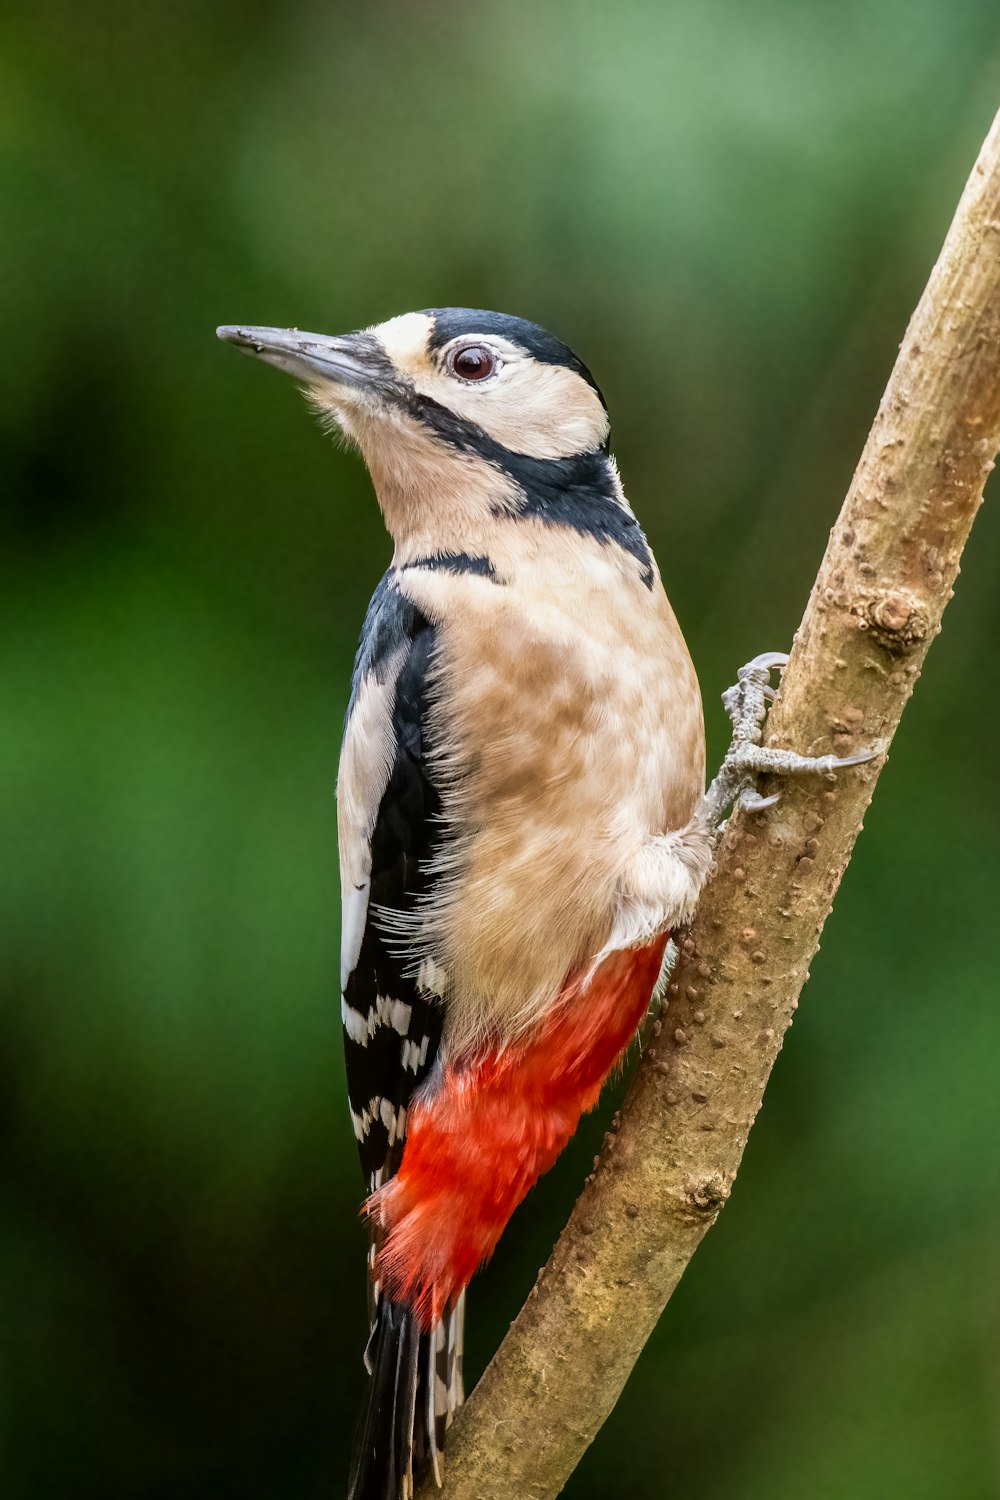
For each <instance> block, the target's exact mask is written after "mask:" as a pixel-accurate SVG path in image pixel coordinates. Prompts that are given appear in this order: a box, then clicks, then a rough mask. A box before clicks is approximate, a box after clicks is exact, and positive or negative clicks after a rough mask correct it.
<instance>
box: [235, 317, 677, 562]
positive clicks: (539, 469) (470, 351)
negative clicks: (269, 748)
mask: <svg viewBox="0 0 1000 1500" xmlns="http://www.w3.org/2000/svg"><path fill="white" fill-rule="evenodd" d="M218 333H219V337H220V338H222V339H225V340H227V341H228V342H229V343H232V344H235V345H237V347H239V348H241V349H243V350H245V351H246V352H247V353H249V354H256V355H258V356H259V357H260V358H261V359H263V360H266V361H267V363H269V364H273V365H276V366H277V367H278V368H279V369H282V370H286V371H287V372H288V373H289V374H291V375H294V376H295V377H296V378H298V379H299V380H301V381H303V382H304V383H305V384H306V386H307V388H308V393H309V396H310V399H311V401H312V403H313V404H314V406H316V408H317V409H318V410H319V411H320V412H321V414H322V415H323V416H324V417H325V418H327V419H328V420H330V421H332V422H333V423H334V424H335V425H336V427H337V428H338V429H339V430H340V431H341V432H342V433H343V434H344V435H345V436H346V437H347V439H348V440H349V441H351V442H352V443H354V444H355V445H356V446H357V447H358V448H359V449H360V451H361V453H362V455H363V457H364V459H365V462H366V464H367V466H368V469H369V472H370V473H371V476H372V480H373V482H374V485H375V490H376V494H377V496H378V499H379V503H380V505H381V507H382V511H383V514H384V515H385V519H386V524H387V525H388V528H389V530H390V532H391V533H392V535H393V537H394V539H395V541H396V544H397V555H398V556H402V555H405V554H406V553H408V552H413V553H415V552H419V551H426V550H428V549H435V548H436V549H440V548H441V547H444V548H450V549H459V550H460V549H461V548H462V547H465V546H468V545H470V544H472V543H473V542H476V543H477V544H478V545H479V547H480V548H481V547H482V546H483V545H484V543H485V542H487V541H488V533H489V530H490V528H491V527H492V526H495V525H496V524H497V523H498V522H499V521H501V520H502V518H504V517H509V518H512V519H514V518H517V517H525V516H531V517H534V518H536V519H538V520H540V521H542V522H547V523H549V524H551V525H558V526H563V527H567V528H569V529H570V530H571V531H576V532H588V533H589V534H591V535H592V536H597V537H600V538H601V539H602V540H608V541H615V542H617V543H618V544H619V545H621V546H623V547H624V549H625V551H626V552H628V553H630V554H631V555H632V558H633V559H634V560H635V561H637V562H638V563H639V564H640V568H641V570H642V572H643V577H644V579H648V578H649V577H651V560H650V558H649V553H648V549H647V547H646V543H645V540H644V538H643V537H642V533H641V531H640V530H639V528H638V526H637V525H636V523H635V518H634V517H633V516H632V513H631V511H630V510H629V508H628V505H627V503H626V502H625V499H624V496H623V495H622V491H621V486H620V484H619V481H618V474H617V470H616V468H615V465H614V461H613V460H612V458H611V457H610V454H609V451H608V444H609V432H610V423H609V420H608V412H607V408H606V406H605V404H604V399H603V397H602V395H601V392H600V390H599V389H598V387H597V384H596V382H595V380H594V378H593V376H592V375H591V373H590V371H589V370H588V369H587V367H586V365H584V364H583V362H582V361H581V360H580V359H578V358H577V356H576V355H575V354H574V353H573V351H572V350H571V349H570V348H568V346H567V345H566V344H564V343H563V342H562V341H561V340H560V339H557V338H556V337H555V336H554V335H553V334H551V333H548V332H546V330H545V329H544V328H540V327H539V326H538V325H537V324H536V323H530V322H528V321H527V320H526V319H524V318H516V317H511V316H508V315H505V314H502V313H495V312H484V311H477V310H474V309H471V308H455V307H451V308H435V309H431V310H429V311H426V312H414V313H405V314H403V315H401V316H400V317H396V318H390V319H389V321H388V322H385V323H380V324H378V325H376V326H375V327H373V328H367V329H364V330H362V331H361V332H358V333H348V334H343V335H339V336H336V337H327V336H325V335H320V334H313V333H301V332H299V331H298V330H297V329H287V328H254V327H225V328H220V329H219V330H218Z"/></svg>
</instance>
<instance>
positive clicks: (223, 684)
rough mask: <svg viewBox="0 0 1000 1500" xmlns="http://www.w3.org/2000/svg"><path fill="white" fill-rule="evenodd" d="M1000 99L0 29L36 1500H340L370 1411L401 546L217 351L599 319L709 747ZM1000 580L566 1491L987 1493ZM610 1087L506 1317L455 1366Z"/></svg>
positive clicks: (366, 497) (804, 568)
mask: <svg viewBox="0 0 1000 1500" xmlns="http://www.w3.org/2000/svg"><path fill="white" fill-rule="evenodd" d="M998 103H1000V19H998V15H997V11H996V7H995V5H994V4H993V3H992V0H949V3H947V4H944V3H941V0H879V3H875V0H867V3H864V0H838V3H836V4H829V5H827V4H819V3H817V4H811V5H801V4H798V3H796V0H760V3H755V4H752V5H747V4H745V3H743V0H707V3H703V4H700V5H697V6H694V5H687V6H682V5H664V4H662V3H661V0H616V3H615V4H614V5H605V4H603V3H598V0H594V3H590V4H577V5H572V4H568V3H567V4H558V3H555V0H505V3H498V4H493V5H486V4H459V3H455V0H450V3H449V0H425V3H421V4H419V5H415V4H406V3H403V0H366V3H364V4H362V5H359V4H351V5H348V4H337V3H329V0H327V3H319V0H312V3H310V0H306V3H288V4H279V3H273V0H272V3H269V4H268V3H262V4H258V5H254V6H248V5H246V4H242V3H237V0H221V3H215V4H211V5H205V4H204V3H197V4H196V3H194V0H170V3H168V0H145V3H143V4H142V5H133V4H129V3H125V0H121V3H118V4H113V3H106V4H91V5H83V6H81V5H75V4H71V3H69V0H36V3H34V4H31V5H26V4H24V5H18V6H15V7H13V8H12V7H10V6H8V7H5V8H4V14H3V18H2V21H0V183H2V187H0V193H2V218H0V307H2V342H0V441H2V444H3V449H4V453H3V459H2V470H0V472H2V475H3V491H4V506H3V517H2V521H0V527H2V533H0V535H2V548H0V552H2V562H0V566H2V570H3V573H2V591H0V611H2V620H3V631H2V637H0V692H2V719H0V724H2V727H0V768H2V793H0V849H2V858H0V909H2V950H0V1493H2V1494H3V1495H4V1496H5V1497H10V1500H21V1497H36V1496H39V1497H50V1496H52V1497H63V1496H66V1497H81V1500H86V1497H101V1500H115V1497H139V1496H143V1497H147V1496H148V1497H157V1500H159V1497H163V1500H166V1497H174V1496H180V1497H192V1500H198V1497H206V1500H207V1497H212V1500H217V1497H220V1496H250V1497H287V1496H293V1495H294V1496H321V1495H337V1494H340V1493H343V1475H344V1471H345V1467H346V1463H347V1454H348V1447H349V1441H350V1429H351V1425H352V1422H353V1416H354V1412H355V1410H356V1406H357V1403H358V1400H359V1397H360V1394H361V1387H362V1370H361V1363H360V1353H361V1347H362V1345H363V1342H364V1326H363V1325H364V1298H363V1280H364V1266H363V1259H364V1252H363V1244H362V1234H361V1230H360V1227H359V1224H358V1221H357V1218H356V1208H357V1204H358V1201H359V1196H360V1192H361V1181H360V1175H359V1172H358V1169H357V1165H356V1160H355V1156H354V1147H353V1142H352V1138H351V1133H350V1129H349V1125H348V1121H347V1116H346V1112H345V1103H344V1079H343V1070H342V1062H341V1057H340V1045H339V1019H338V996H337V993H336V974H337V968H338V964H337V949H338V941H339V934H338V905H339V902H338V891H337V873H336V834H335V812H334V801H333V795H332V792H333V783H334V776H335V766H336V757H337V748H338V743H339V735H340V728H341V721H342V716H343V712H344V708H345V703H346V695H347V687H348V680H349V672H350V662H351V656H352V652H353V646H354V642H355V639H356V635H357V631H358V628H359V625H360V621H361V618H362V615H363V611H364V607H365V603H366V600H367V597H368V595H369V593H370V591H371V589H372V587H373V585H374V583H375V581H376V580H377V578H378V576H379V574H380V572H381V571H382V569H383V567H384V565H385V563H386V560H387V556H388V546H387V541H386V538H385V536H384V534H383V531H382V528H381V523H380V520H379V517H378V514H377V511H376V507H375V504H374V502H373V499H372V497H371V494H370V492H369V489H368V484H367V481H366V479H365V476H364V474H363V472H362V470H361V468H360V466H359V464H358V463H357V462H356V461H355V460H354V459H352V458H350V457H349V456H347V455H345V454H344V453H342V452H338V451H335V450H334V449H333V448H332V447H331V445H330V444H329V443H328V441H327V440H326V439H325V438H324V437H323V436H322V435H321V434H320V432H319V431H318V430H317V429H316V428H315V426H314V425H313V423H312V422H311V420H310V418H309V416H308V414H307V412H306V410H305V408H304V406H303V404H302V402H301V401H300V400H299V398H298V397H297V395H296V393H295V390H294V388H293V386H292V385H291V383H290V382H288V381H287V380H286V379H285V378H284V377H279V376H278V375H277V374H276V373H275V372H274V371H272V370H269V369H264V368H256V367H255V366H254V365H253V364H252V363H250V362H249V361H246V360H242V359H239V358H237V357H236V355H235V354H234V353H233V351H232V350H230V349H228V348H225V347H223V346H222V345H220V344H217V343H216V342H215V340H214V337H213V329H214V326H215V324H216V323H219V322H230V321H239V320H248V321H254V322H264V323H279V324H281V323H287V324H298V325H301V326H303V327H307V328H316V329H319V330H321V331H328V332H333V331H341V330H344V329H347V328H353V327H357V326H360V325H364V324H366V323H368V322H372V321H377V320H379V319H381V318H383V317H386V316H388V315H390V314H392V313H395V312H400V311H404V310H407V309H410V308H419V307H425V306H433V305H439V304H449V303H451V304H466V305H472V306H487V307H498V308H501V309H504V310H507V311H513V312H518V313H521V314H524V315H527V316H529V317H533V318H535V319H537V320H539V321H541V322H543V323H545V324H547V325H549V326H551V327H553V328H555V329H556V330H558V331H559V332H560V333H561V334H562V335H563V336H564V337H566V338H567V339H568V341H569V342H570V343H572V344H573V345H574V346H575V347H576V348H577V349H578V351H579V352H580V353H581V354H582V355H583V356H584V358H585V359H587V361H588V362H589V363H590V364H591V365H592V367H593V369H594V370H595V371H596V373H597V375H598V377H599V379H600V380H601V382H602V384H603V386H604V389H605V392H606V395H607V397H608V400H609V403H610V406H611V410H612V414H613V417H614V421H615V439H616V443H615V446H616V450H617V452H618V455H619V458H620V462H621V466H622V470H623V474H624V478H625V483H626V487H627V490H628V493H629V495H630V497H631V499H632V501H633V503H634V505H635V507H636V509H637V510H638V512H639V514H640V516H641V518H642V519H643V521H644V523H645V525H646V527H647V529H648V532H649V534H650V537H651V540H652V541H653V543H654V546H655V549H656V552H657V554H658V556H659V558H660V560H661V564H662V568H663V572H664V575H665V578H666V581H667V585H668V588H669V590H670V592H671V594H672V597H673V600H674V603H675V605H676V608H677V612H678V614H679V615H680V618H681V620H682V622H683V624H684V627H685V629H686V632H687V634H688V638H689V641H690V643H691V646H692V650H693V653H694V656H695V659H696V661H697V663H698V666H699V670H700V673H701V677H702V682H703V686H704V690H705V697H706V704H707V710H708V719H709V734H710V749H711V756H712V759H713V761H714V760H716V759H717V758H718V756H719V755H720V754H721V752H722V750H723V748H724V744H725V739H726V727H727V726H726V721H725V719H724V716H723V714H722V710H721V708H720V707H719V702H718V694H719V691H720V690H721V689H722V688H723V687H724V686H725V685H726V684H727V683H728V682H729V681H731V680H732V676H733V672H734V669H735V667H736V666H738V665H739V664H740V663H742V662H743V661H745V660H746V659H747V658H748V657H750V656H751V655H753V654H755V653H756V652H757V651H759V650H761V649H764V648H772V647H778V646H782V645H784V644H785V643H787V642H788V641H789V639H790V638H791V635H792V632H793V629H794V627H795V624H796V622H797V620H798V618H799V615H800V613H801V610H802V607H803V604H804V601H805V597H806V593H807V590H808V587H809V584H810V582H811V579H812V577H813V574H814V572H815V568H816V565H817V563H818V560H819V556H820V554H821V551H822V547H823V544H824V540H825V536H826V533H827V530H828V528H829V526H830V524H831V522H832V520H833V518H834V516H835V514H836V511H837V508H838V506H839V503H840V499H841V496H842V494H843V492H844V490H845V488H846V485H847V483H848V480H849V478H850V474H851V470H852V468H853V465H854V462H855V460H856V458H857V456H858V453H859V452H860V448H861V445H862V442H863V440H864V436H865V433H866V431H867V427H868V424H869V421H870V418H871V416H872V414H873V412H874V409H875V406H876V404H877V401H878V397H879V394H880V391H881V388H882V385H883V382H884V380H885V377H886V375H887V373H888V371H889V368H890V366H891V364H892V359H893V356H894V353H895V350H896V346H897V344H898V341H899V339H900V337H901V334H902V332H903V329H904V327H905V324H906V319H907V317H908V315H909V313H910V311H911V308H912V306H913V304H914V303H915V301H916V298H917V296H918V295H919V292H920V290H921V288H922V286H923V284H924V280H925V278H926V275H927V272H928V270H929V268H930V266H931V264H932V262H933V260H934V257H935V255H936V253H937V250H938V248H939V245H940V242H941V239H942V237H943V234H944V232H945V229H946V227H947V224H948V221H949V219H950V216H951V212H952V210H953V207H954V204H955V202H956V201H957V198H958V194H959V192H960V190H961V187H962V184H963V182H964V180H965V176H966V174H967V171H968V169H969V167H970V165H971V162H972V160H973V158H974V156H975V153H976V150H977V149H978V146H979V144H980V141H981V139H982V136H983V135H984V134H985V131H986V128H987V126H988V123H989V120H990V118H991V116H992V114H993V111H994V108H995V107H996V105H997V104H998ZM998 568H1000V514H998V513H997V508H996V507H994V508H993V510H992V512H991V508H990V506H989V505H987V507H986V509H985V511H984V513H983V515H982V517H981V519H980V521H979V522H978V523H977V527H976V531H975V533H974V536H973V540H972V543H971V545H970V548H969V550H968V553H967V561H966V565H965V568H964V570H963V575H962V578H961V580H960V585H959V588H958V591H957V596H956V598H955V601H954V603H953V605H952V606H951V607H950V609H949V611H948V615H947V619H946V623H945V629H944V632H943V634H942V636H941V639H940V640H939V641H938V642H937V643H936V644H935V646H934V649H933V651H932V653H931V657H930V661H929V665H928V667H927V670H926V672H925V674H924V678H923V680H922V681H921V683H920V684H919V689H918V692H917V694H916V697H915V700H914V702H913V703H912V705H911V708H910V709H909V710H908V712H907V715H906V718H905V721H904V725H903V729H902V732H901V734H900V737H899V740H898V743H897V745H896V747H895V748H894V750H893V752H892V757H891V761H890V764H889V766H888V769H887V770H886V772H885V775H884V776H883V778H882V781H881V782H880V784H879V788H878V794H877V797H876V800H875V803H874V806H873V808H872V811H871V813H870V815H869V819H868V826H867V828H866V830H865V833H864V836H863V839H862V841H861V843H860V845H859V848H858V851H857V854H856V857H855V860H854V863H853V865H852V867H851V870H850V872H849V875H848V878H847V880H846V882H845V884H844V887H843V890H842V893H841V896H840V899H839V901H838V905H837V910H836V912H835V915H834V917H833V919H832V920H831V922H830V924H829V927H828V929H827V933H826V937H825V940H824V945H823V950H822V953H821V955H820V957H819V959H818V960H817V962H816V964H815V965H814V977H813V979H812V981H811V983H810V985H809V987H808V990H807V992H806V995H805V997H804V1003H803V1005H802V1008H801V1011H800V1014H799V1018H798V1020H797V1022H796V1025H795V1028H794V1031H793V1032H792V1034H791V1036H790V1038H789V1041H788V1043H787V1045H786V1047H785V1051H784V1053H783V1055H782V1058H781V1060H780V1063H779V1066H778V1069H777V1072H776V1075H775V1078H774V1080H773V1083H772V1085H771V1088H770V1090H769V1092H768V1096H767V1100H766V1104H765V1108H764V1110H763V1113H762V1116H761V1119H760V1121H759V1124H758V1126H757V1129H756V1131H755V1133H754V1136H753V1138H752V1140H751V1143H750V1147H749V1150H748V1152H747V1157H746V1162H745V1166H744V1169H743V1171H742V1173H741V1175H740V1180H739V1183H738V1186H737V1191H736V1193H735V1196H734V1198H733V1201H732V1203H731V1206H730V1207H729V1208H727V1210H726V1213H725V1215H724V1216H723V1218H722V1221H721V1222H720V1224H719V1225H718V1227H717V1229H716V1230H715V1231H714V1232H713V1233H712V1234H711V1235H710V1236H709V1238H708V1240H707V1241H706V1243H705V1246H704V1248H703V1249H702V1250H701V1251H700V1252H699V1254H698V1256H697V1258H696V1260H695V1262H694V1263H693V1264H692V1266H691V1268H690V1271H689V1273H688V1274H687V1276H686V1277H685V1279H684V1282H683V1284H682V1285H681V1287H680V1289H679V1291H678V1293H677V1295H676V1296H675V1297H674V1299H673V1301H672V1303H671V1305H670V1307H669V1309H668V1311H667V1313H666V1315H665V1317H664V1318H663V1320H662V1323H661V1325H660V1327H659V1329H658V1330H657V1332H656V1335H655V1337H654V1338H653V1340H652V1341H651V1343H650V1345H649V1347H648V1350H647V1351H646V1353H645V1355H644V1357H643V1359H642V1360H641V1362H640V1364H639V1366H638V1368H637V1370H636V1372H635V1375H634V1377H633V1379H632V1381H631V1384H630V1385H629V1387H628V1389H627V1391H626V1393H625V1395H624V1397H623V1399H622V1401H621V1403H620V1405H619V1407H618V1409H617V1411H616V1412H615V1414H614V1416H613V1417H612V1418H611V1420H610V1421H609V1422H608V1424H607V1426H606V1427H605V1428H604V1430H603V1431H602V1433H601V1434H600V1436H599V1437H598V1439H597V1441H596V1443H595V1444H594V1446H593V1449H592V1450H591V1451H590V1453H589V1454H588V1455H587V1457H586V1459H585V1461H584V1463H583V1465H582V1467H581V1468H580V1470H579V1472H578V1473H577V1474H576V1475H575V1476H574V1478H573V1480H572V1481H571V1483H570V1485H569V1487H568V1489H567V1491H566V1493H567V1494H568V1495H569V1496H570V1497H572V1500H587V1497H597V1496H601V1497H606V1496H615V1495H626V1494H628V1495H638V1496H643V1497H650V1500H659V1497H667V1496H673V1495H680V1494H685V1495H694V1496H697V1497H699V1500H758V1497H760V1500H764V1497H766V1500H801V1497H802V1496H805V1495H808V1496H810V1497H813V1500H840V1497H852V1500H866V1497H873V1500H875V1497H878V1500H882V1497H885V1496H888V1495H893V1496H895V1495H899V1496H906V1497H907V1500H920V1497H924V1496H926V1497H932V1496H933V1497H935V1500H940V1497H948V1500H980V1497H987V1496H993V1497H996V1496H998V1495H1000V1439H998V1427H1000V1287H998V1265H1000V1215H998V1207H997V1202H998V1188H1000V1180H998V1179H1000V1172H998V1164H1000V1162H998V1145H997V1140H998V1128H1000V1105H998V1085H1000V1044H998V1034H1000V1026H998V1016H997V1000H998V997H1000V986H998V984H997V978H996V974H997V943H996V930H997V896H998V889H1000V878H998V877H1000V852H998V850H1000V816H998V799H997V797H996V780H995V777H996V764H997V761H996V745H997V743H998V738H1000V700H998V697H997V693H996V642H997V639H998V636H1000V604H998V590H997V577H998ZM611 1108H613V1101H612V1100H611V1099H608V1100H606V1101H605V1108H604V1110H603V1113H602V1117H601V1118H592V1119H590V1120H588V1121H587V1122H586V1125H585V1127H584V1128H583V1130H582V1131H581V1135H580V1138H579V1139H578V1141H577V1142H576V1143H575V1144H574V1146H573V1147H572V1148H571V1149H570V1150H569V1151H568V1152H567V1154H566V1156H565V1158H564V1159H563V1160H562V1162H561V1163H560V1165H559V1166H558V1168H557V1169H556V1171H555V1172H554V1173H553V1174H551V1176H550V1177H549V1178H547V1179H546V1180H545V1181H544V1182H543V1184H542V1185H541V1186H540V1187H539V1188H538V1189H537V1190H536V1191H535V1193H534V1194H533V1195H532V1197H531V1198H530V1200H529V1202H528V1203H527V1205H526V1206H525V1207H524V1208H523V1209H522V1210H521V1212H520V1213H519V1214H518V1216H517V1219H516V1223H515V1225H514V1226H513V1227H512V1229H511V1231H510V1232H509V1234H508V1235H507V1237H506V1239H505V1241H504V1243H503V1245H502V1248H501V1250H500V1252H499V1254H498V1255H497V1257H496V1260H495V1263H494V1264H493V1265H492V1266H491V1267H490V1269H489V1270H488V1272H487V1273H486V1274H485V1275H484V1276H483V1277H482V1278H481V1279H480V1281H479V1282H478V1284H477V1286H476V1288H475V1290H474V1291H473V1293H472V1295H471V1310H470V1335H469V1342H470V1348H469V1364H470V1373H471V1374H472V1375H473V1376H475V1374H476V1373H478V1371H479V1370H480V1369H481V1368H482V1367H483V1365H484V1364H485V1362H486V1360H487V1359H488V1357H489V1355H490V1353H491V1351H492V1350H493V1348H494V1347H495V1346H496V1344H497V1342H498V1341H499V1339H500V1337H501V1335H502V1333H503V1331H504V1329H505V1328H506V1325H507V1323H508V1321H509V1319H510V1318H511V1317H512V1316H513V1315H514V1313H515V1311H516V1309H517V1307H518V1306H519V1304H520V1301H521V1300H522V1298H523V1296H524V1294H525V1293H526V1291H527V1289H528V1287H529V1286H530V1284H531V1281H532V1279H533V1276H534V1273H535V1270H536V1268H537V1266H538V1265H539V1264H540V1262H541V1261H542V1260H543V1259H544V1257H545V1255H546V1253H547V1251H548V1248H549V1246H550V1244H551V1242H552V1240H553V1237H554V1235H555V1233H556V1231H557V1229H558V1227H559V1225H560V1223H561V1222H562V1220H563V1219H564V1217H565V1215H566V1213H567V1211H568V1209H569V1206H570V1204H571V1203H572V1201H573V1198H574V1197H575V1194H576V1191H577V1189H578V1186H579V1184H580V1182H581V1179H582V1177H583V1175H584V1172H585V1170H586V1167H587V1164H588V1162H589V1158H590V1156H591V1155H592V1153H593V1151H594V1148H595V1143H596V1142H597V1141H598V1140H599V1138H600V1136H601V1133H602V1130H603V1128H604V1125H605V1123H606V1116H607V1113H608V1112H609V1111H610V1109H611ZM524 1441H526V1442H530V1441H531V1434H530V1432H525V1434H524Z"/></svg>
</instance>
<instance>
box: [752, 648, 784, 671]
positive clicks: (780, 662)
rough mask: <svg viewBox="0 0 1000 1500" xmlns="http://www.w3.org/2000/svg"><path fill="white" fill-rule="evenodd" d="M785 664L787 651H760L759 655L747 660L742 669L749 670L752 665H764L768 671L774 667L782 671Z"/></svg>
mask: <svg viewBox="0 0 1000 1500" xmlns="http://www.w3.org/2000/svg"><path fill="white" fill-rule="evenodd" d="M787 666H788V652H787V651H762V652H761V653H760V655H759V656H755V657H754V659H753V661H748V662H747V664H746V666H745V667H744V668H743V671H744V672H749V671H750V670H751V668H753V667H766V668H767V670H768V671H769V672H771V671H773V670H774V669H775V668H777V669H778V670H779V671H782V670H783V669H784V668H785V667H787Z"/></svg>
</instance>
